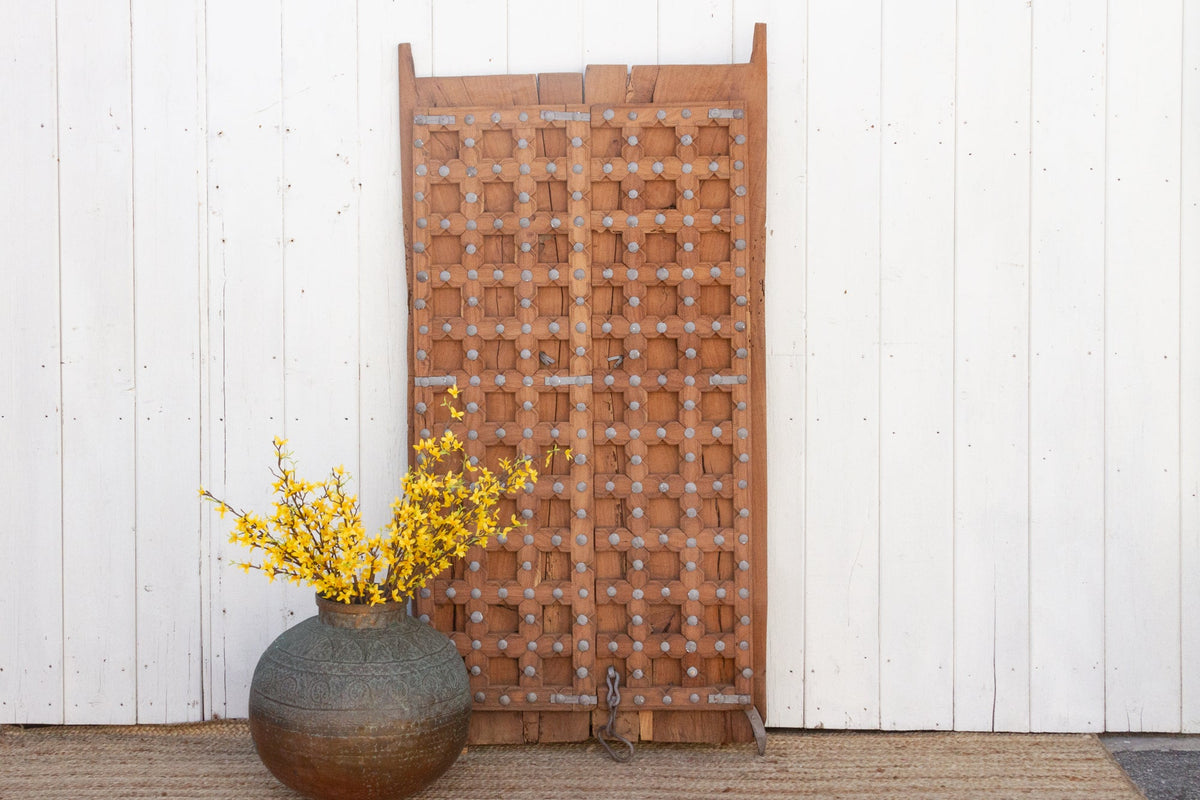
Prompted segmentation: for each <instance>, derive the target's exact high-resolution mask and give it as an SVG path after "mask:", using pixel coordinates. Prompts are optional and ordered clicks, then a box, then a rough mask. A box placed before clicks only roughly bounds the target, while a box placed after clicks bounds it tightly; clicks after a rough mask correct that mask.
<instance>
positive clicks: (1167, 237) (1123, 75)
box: [1104, 0, 1197, 731]
mask: <svg viewBox="0 0 1200 800" xmlns="http://www.w3.org/2000/svg"><path fill="white" fill-rule="evenodd" d="M1181 14H1182V3H1179V2H1161V3H1153V4H1150V5H1144V4H1142V3H1137V2H1131V1H1130V0H1117V1H1116V2H1113V3H1111V4H1110V5H1109V18H1108V104H1107V105H1108V109H1107V131H1108V147H1107V155H1108V168H1107V171H1106V174H1105V187H1106V193H1105V196H1106V198H1107V207H1106V209H1105V211H1106V213H1105V217H1106V223H1105V240H1104V243H1105V259H1106V268H1105V297H1106V303H1105V332H1104V333H1105V353H1104V356H1105V365H1104V368H1105V386H1104V388H1105V392H1104V395H1105V403H1104V414H1105V420H1104V429H1105V436H1104V451H1105V461H1106V464H1105V498H1104V501H1105V502H1104V511H1105V528H1106V529H1105V581H1104V591H1105V639H1104V642H1105V664H1106V678H1107V681H1106V700H1107V702H1106V706H1105V714H1106V717H1107V723H1106V724H1107V726H1108V727H1109V728H1112V729H1119V730H1134V731H1146V730H1155V731H1156V730H1168V729H1177V728H1178V727H1179V726H1180V724H1181V722H1180V708H1181V703H1182V698H1181V685H1180V684H1181V680H1182V676H1181V638H1180V631H1181V629H1182V619H1181V616H1180V592H1181V581H1180V571H1179V569H1180V559H1179V554H1180V542H1181V530H1180V508H1181V502H1180V501H1181V498H1180V483H1179V479H1180V470H1179V467H1180V458H1179V457H1180V452H1181V451H1180V444H1181V439H1180V429H1179V419H1180V399H1181V398H1180V382H1179V378H1180V374H1179V353H1180V338H1179V335H1180V299H1181V298H1180V294H1179V288H1180V261H1179V255H1180V253H1179V244H1180V227H1179V226H1180V219H1181V216H1180V175H1181V166H1180V148H1181V146H1182V141H1181V138H1180V137H1181V128H1180V124H1181V115H1180V109H1181V97H1182V87H1181V83H1180V81H1181V78H1182V73H1183V61H1182V47H1181V44H1182V37H1181V34H1180V26H1179V22H1180V19H1181ZM1195 133H1196V132H1195V131H1191V132H1190V136H1189V138H1195ZM1149 142H1154V143H1155V144H1154V146H1147V144H1148V143H1149ZM1189 345H1190V346H1192V347H1196V346H1197V343H1196V342H1190V343H1189Z"/></svg>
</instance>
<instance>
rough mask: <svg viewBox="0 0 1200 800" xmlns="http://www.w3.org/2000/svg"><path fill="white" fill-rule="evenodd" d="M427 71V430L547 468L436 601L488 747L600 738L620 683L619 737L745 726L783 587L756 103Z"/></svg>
mask: <svg viewBox="0 0 1200 800" xmlns="http://www.w3.org/2000/svg"><path fill="white" fill-rule="evenodd" d="M402 66H403V59H402ZM740 66H742V67H749V66H751V65H740ZM734 68H735V67H725V69H734ZM622 71H623V68H622ZM512 77H518V76H512ZM546 77H547V76H543V80H545V78H546ZM423 80H425V81H433V80H435V79H423ZM442 80H445V81H451V80H457V81H469V80H476V81H485V80H487V79H483V78H480V79H442ZM590 80H591V76H590V75H589V81H590ZM420 83H421V82H420V81H417V82H416V84H417V86H416V88H415V91H412V96H410V97H408V98H406V99H407V101H408V102H406V103H405V114H406V117H405V118H404V119H402V122H401V124H402V126H405V125H407V126H411V127H410V130H409V131H406V133H407V134H408V135H407V136H406V148H407V150H408V153H407V158H406V162H407V163H406V165H405V169H406V171H407V172H408V173H409V174H408V176H407V178H406V191H407V192H409V193H410V196H409V197H408V198H406V206H407V207H408V208H409V209H410V213H409V217H408V220H407V222H408V231H409V236H410V242H409V244H410V247H411V258H410V261H409V280H410V284H409V285H410V290H411V300H410V302H411V326H412V327H411V351H410V355H411V362H410V363H411V374H412V386H411V392H412V395H411V397H412V408H413V411H414V413H413V416H412V420H413V421H412V429H413V434H414V436H422V437H423V436H428V435H431V434H437V433H439V432H440V431H442V430H445V429H446V428H447V427H449V428H451V429H453V430H455V431H456V432H457V433H458V434H459V436H460V438H462V439H463V440H464V442H465V443H466V451H467V455H468V456H469V457H471V458H474V459H479V460H480V461H482V462H484V463H487V464H494V463H495V462H496V460H497V459H498V458H501V457H513V456H515V455H518V454H520V455H528V456H531V457H532V458H534V459H535V460H536V462H537V465H538V468H539V472H540V473H541V477H540V480H539V481H538V483H537V485H536V487H535V488H534V489H533V490H532V491H530V492H527V493H523V494H520V495H519V496H518V497H517V498H516V499H515V500H513V501H507V502H509V503H510V506H509V508H508V509H507V510H506V513H505V517H507V516H508V514H510V513H515V514H516V515H517V516H518V517H519V518H521V519H522V520H524V521H525V523H526V525H525V527H524V528H522V529H519V530H518V531H516V532H514V534H513V535H511V536H510V537H509V538H508V540H507V541H505V542H499V541H495V540H493V541H491V542H490V543H489V544H488V546H487V548H485V549H484V548H476V549H475V551H474V552H471V553H469V554H468V556H467V558H466V559H464V560H463V561H462V562H460V563H459V564H458V565H457V566H455V567H454V568H453V569H452V570H451V571H450V572H448V573H446V574H443V575H442V576H440V577H439V578H438V579H436V580H435V581H433V582H432V583H431V585H430V586H429V587H428V588H427V589H425V590H423V591H422V592H421V594H420V596H419V597H418V598H417V599H416V604H415V605H416V613H417V614H419V615H420V616H421V618H422V619H426V620H428V621H429V622H430V623H431V624H433V625H435V626H437V627H438V628H440V629H442V630H444V631H446V632H448V633H449V634H450V635H451V637H452V638H453V640H454V641H455V643H456V644H457V646H458V648H459V651H460V652H461V653H462V655H463V657H464V660H465V662H466V665H467V668H468V670H469V671H470V673H471V679H470V680H471V691H472V693H473V694H474V698H475V710H476V713H475V715H474V720H473V723H472V739H473V740H474V741H476V742H500V741H564V740H565V741H570V740H581V739H586V738H588V737H590V736H591V735H592V731H593V730H594V728H595V727H596V725H597V724H599V723H601V722H603V721H607V718H608V710H609V708H608V688H607V685H606V678H608V677H610V675H612V676H615V677H616V678H617V679H618V680H619V690H620V697H621V700H620V704H619V706H618V711H619V712H620V713H619V714H618V730H619V731H620V732H621V733H622V734H624V735H625V736H628V737H630V738H641V739H660V740H661V739H666V740H703V741H714V740H715V741H726V740H744V739H746V738H749V736H750V734H751V728H750V724H749V722H748V716H747V714H746V713H743V712H751V713H750V714H749V718H750V719H754V720H756V721H757V720H758V714H757V711H754V710H753V709H754V708H755V704H756V702H757V703H759V704H761V697H762V686H761V682H762V679H763V676H762V674H761V673H762V653H761V648H762V636H761V629H762V624H763V622H764V620H762V619H759V618H758V617H759V616H761V615H762V608H763V601H764V599H765V598H764V597H762V596H761V595H762V593H763V592H764V587H763V585H762V580H761V576H762V575H763V574H764V570H763V565H762V564H761V563H759V562H761V560H762V555H761V554H762V552H763V549H762V547H761V545H762V542H760V541H757V539H758V538H761V535H762V534H761V532H762V524H761V523H762V520H758V519H756V518H755V517H756V515H761V514H762V509H761V504H760V503H759V502H758V501H757V499H758V498H759V497H761V488H760V487H758V486H757V485H756V484H757V483H758V482H759V481H761V475H760V474H756V471H759V472H760V471H761V467H760V464H759V463H758V462H760V461H761V453H759V452H757V451H756V450H757V449H758V448H761V432H760V431H757V430H756V427H759V426H761V422H759V421H758V420H760V419H761V414H758V413H756V409H755V403H756V400H757V398H756V397H755V396H754V392H753V391H752V388H753V387H754V386H755V385H756V383H755V380H756V379H760V376H757V375H756V374H755V372H756V367H755V366H754V363H755V361H756V359H755V358H753V357H752V351H753V350H754V349H755V348H756V347H757V346H758V343H759V342H758V340H757V339H756V338H755V331H756V330H757V326H756V325H755V323H756V322H758V320H756V319H754V317H753V314H757V313H758V305H759V303H760V300H761V298H760V297H756V296H755V295H756V292H755V289H756V287H755V286H754V285H753V282H752V278H753V272H754V265H752V261H751V253H752V244H756V243H753V242H752V238H753V237H752V234H751V231H752V224H753V223H754V222H758V223H759V224H761V220H758V219H755V220H752V219H751V217H752V214H751V201H752V190H757V189H758V188H759V187H757V186H755V185H754V183H755V181H757V180H760V179H761V178H758V177H756V176H755V175H754V172H755V170H754V169H752V160H751V158H752V149H753V147H754V142H753V141H752V137H751V136H750V131H749V130H748V127H747V123H748V119H747V116H748V115H747V109H746V104H745V103H744V102H741V101H736V100H730V99H725V100H704V99H703V98H702V99H700V100H697V101H694V102H682V103H680V102H665V101H664V102H634V103H630V102H622V103H603V102H602V103H591V104H586V105H585V104H582V103H565V102H563V103H546V102H544V101H545V99H546V98H545V94H546V93H545V92H542V93H541V95H540V96H537V97H532V98H529V99H531V100H533V102H520V99H521V98H519V97H518V98H514V99H510V100H509V102H507V103H483V102H476V103H460V102H446V101H447V100H450V101H453V100H454V99H455V98H446V97H442V96H441V95H440V94H438V93H436V92H433V91H432V89H433V87H430V86H427V87H426V91H425V93H424V96H423V95H422V92H421V87H420V86H419V84H420ZM568 85H569V82H568ZM412 89H413V87H412V86H410V90H412ZM467 94H468V95H470V92H467ZM478 94H479V92H476V95H478ZM431 99H433V100H435V102H436V104H434V103H430V102H428V101H429V100H431ZM463 99H470V98H469V97H467V98H463ZM422 100H425V101H426V102H424V103H422V102H421V101H422ZM450 385H457V386H458V387H459V389H460V390H461V394H460V397H459V400H458V401H457V404H458V406H459V407H461V408H462V409H463V410H464V411H465V412H466V415H465V417H464V419H462V420H461V421H457V422H456V421H453V420H451V419H450V418H449V415H448V412H447V410H446V409H445V408H444V407H443V406H442V399H443V397H444V393H445V391H446V389H447V387H448V386H450ZM759 402H761V401H760V400H759ZM756 439H757V441H758V444H756ZM568 448H569V450H570V457H569V458H568V457H567V452H566V451H567V450H568ZM548 454H549V455H548ZM547 457H548V459H549V460H548V461H547ZM756 467H757V468H758V470H756ZM610 670H611V671H610Z"/></svg>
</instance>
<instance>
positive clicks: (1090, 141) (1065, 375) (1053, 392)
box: [1029, 3, 1106, 731]
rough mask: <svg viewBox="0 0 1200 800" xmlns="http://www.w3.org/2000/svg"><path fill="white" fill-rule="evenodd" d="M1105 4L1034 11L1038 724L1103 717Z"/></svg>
mask: <svg viewBox="0 0 1200 800" xmlns="http://www.w3.org/2000/svg"><path fill="white" fill-rule="evenodd" d="M1105 32H1106V29H1105V16H1104V8H1103V7H1101V6H1098V5H1094V4H1090V3H1070V4H1067V3H1063V4H1060V5H1051V4H1047V5H1046V6H1045V7H1038V8H1037V9H1036V10H1035V12H1034V15H1033V85H1032V100H1031V102H1032V104H1031V109H1032V125H1033V129H1032V145H1031V164H1030V173H1029V174H1030V215H1029V219H1030V224H1031V230H1030V254H1029V257H1030V266H1029V271H1030V291H1029V302H1030V309H1029V350H1030V353H1029V358H1030V363H1029V604H1030V619H1029V648H1030V653H1029V658H1030V677H1029V681H1030V682H1029V689H1030V702H1029V708H1030V715H1031V716H1030V721H1029V723H1030V727H1031V728H1032V729H1033V730H1039V731H1045V730H1089V731H1095V730H1103V728H1104V618H1103V615H1101V614H1098V613H1097V610H1098V609H1102V608H1104V180H1105V169H1104V75H1105V59H1104V41H1105Z"/></svg>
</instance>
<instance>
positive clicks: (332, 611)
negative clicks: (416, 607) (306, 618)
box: [316, 593, 408, 628]
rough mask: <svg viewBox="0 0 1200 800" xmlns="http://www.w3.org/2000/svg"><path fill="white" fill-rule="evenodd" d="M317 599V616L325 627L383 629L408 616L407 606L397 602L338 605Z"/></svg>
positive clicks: (328, 600)
mask: <svg viewBox="0 0 1200 800" xmlns="http://www.w3.org/2000/svg"><path fill="white" fill-rule="evenodd" d="M316 599H317V616H318V617H319V618H320V620H321V622H323V623H325V624H326V625H332V626H334V627H337V628H385V627H387V626H388V625H390V624H393V623H395V622H396V621H397V620H398V619H400V618H401V617H406V616H408V604H407V603H404V602H401V601H398V600H387V601H384V602H383V603H376V604H375V605H371V604H369V603H340V602H338V601H337V600H330V599H329V598H328V597H322V596H321V595H320V594H319V593H318V594H317V595H316Z"/></svg>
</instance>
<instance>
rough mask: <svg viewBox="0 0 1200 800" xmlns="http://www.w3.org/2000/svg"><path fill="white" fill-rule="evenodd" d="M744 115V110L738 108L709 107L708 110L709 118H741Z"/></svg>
mask: <svg viewBox="0 0 1200 800" xmlns="http://www.w3.org/2000/svg"><path fill="white" fill-rule="evenodd" d="M745 116H746V112H745V111H743V110H742V109H740V108H710V109H709V110H708V118H709V119H742V118H743V117H745Z"/></svg>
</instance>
